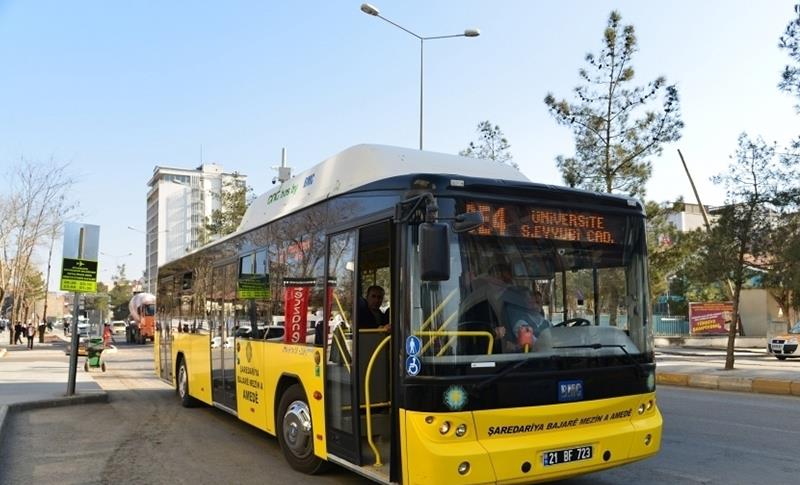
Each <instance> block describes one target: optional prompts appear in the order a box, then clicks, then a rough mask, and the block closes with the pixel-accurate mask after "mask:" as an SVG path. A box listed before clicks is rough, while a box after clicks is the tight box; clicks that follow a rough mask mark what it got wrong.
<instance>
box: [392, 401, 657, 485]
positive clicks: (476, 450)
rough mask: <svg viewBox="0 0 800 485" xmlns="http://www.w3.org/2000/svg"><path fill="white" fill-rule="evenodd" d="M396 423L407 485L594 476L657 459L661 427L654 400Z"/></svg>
mask: <svg viewBox="0 0 800 485" xmlns="http://www.w3.org/2000/svg"><path fill="white" fill-rule="evenodd" d="M648 402H649V403H650V407H649V408H647V403H648ZM640 405H643V406H644V407H645V408H646V409H645V410H644V411H643V412H642V413H641V414H640V413H639V409H640ZM401 419H402V420H403V422H404V434H405V440H404V442H405V445H406V449H405V452H406V453H405V456H406V460H405V461H404V470H403V471H404V476H405V480H404V483H411V484H430V483H448V484H451V483H452V484H478V483H501V484H513V483H537V482H542V481H548V480H555V479H563V478H567V477H570V476H574V475H582V474H585V473H591V472H595V471H600V470H604V469H607V468H612V467H616V466H619V465H623V464H626V463H630V462H634V461H638V460H642V459H645V458H648V457H651V456H653V455H655V454H656V453H658V450H659V448H660V446H661V428H662V422H663V421H662V418H661V414H660V412H659V411H658V408H657V406H656V405H655V395H654V394H648V395H639V396H632V397H625V398H612V399H604V400H600V401H590V402H581V403H571V404H560V405H551V406H539V407H531V408H516V409H503V410H494V411H476V412H466V413H420V412H415V411H404V412H403V413H401ZM459 428H461V431H463V435H462V436H458V435H457V430H459ZM443 431H444V432H443Z"/></svg>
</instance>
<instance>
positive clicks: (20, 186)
mask: <svg viewBox="0 0 800 485" xmlns="http://www.w3.org/2000/svg"><path fill="white" fill-rule="evenodd" d="M73 183H74V182H73V180H72V178H70V176H69V174H68V173H67V165H66V164H58V163H56V162H55V161H53V160H52V159H51V160H50V161H49V162H47V163H35V162H30V161H28V160H24V159H20V161H19V163H18V165H17V166H16V167H14V169H13V171H12V173H11V177H10V184H9V187H10V192H9V194H10V195H9V198H8V200H9V202H8V205H7V206H6V207H7V208H8V210H9V213H8V214H7V215H9V216H10V217H9V221H10V222H7V224H8V227H7V228H4V229H8V232H7V233H5V231H4V233H5V234H4V235H3V236H2V240H0V243H1V244H2V250H3V262H2V266H3V268H5V270H4V275H3V276H5V272H6V271H7V277H3V278H2V279H0V283H2V285H3V288H2V290H0V291H2V294H3V296H5V295H9V294H10V295H11V297H12V307H11V320H12V322H13V323H16V322H23V320H25V319H27V315H26V314H25V308H26V306H29V301H30V298H31V297H32V296H38V295H37V293H38V290H37V289H36V288H33V287H32V286H31V285H30V280H29V278H30V275H31V274H32V273H33V272H34V271H33V270H34V268H33V266H34V263H33V255H34V252H35V250H36V249H37V248H38V247H41V246H43V245H44V244H46V243H48V242H50V240H51V238H52V234H53V233H54V231H57V226H60V225H61V224H62V223H63V219H64V216H65V214H67V213H68V212H69V211H70V210H72V207H73V206H71V205H69V204H68V203H67V199H68V198H67V195H68V193H69V189H70V188H71V187H72V185H73ZM39 279H41V277H40V278H39ZM45 294H46V292H45ZM11 338H13V337H11Z"/></svg>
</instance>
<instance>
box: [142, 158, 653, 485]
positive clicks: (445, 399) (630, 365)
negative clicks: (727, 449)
mask: <svg viewBox="0 0 800 485" xmlns="http://www.w3.org/2000/svg"><path fill="white" fill-rule="evenodd" d="M644 224H645V222H644V213H643V208H642V205H641V204H640V203H639V202H638V201H636V200H634V199H631V198H627V197H620V196H611V195H605V194H596V193H590V192H584V191H579V190H573V189H566V188H561V187H554V186H550V185H542V184H536V183H532V182H530V181H529V180H527V179H526V178H525V177H524V176H523V175H522V174H521V173H519V172H518V171H517V170H515V169H513V168H511V167H509V166H506V165H502V164H498V163H496V162H493V161H487V160H475V159H469V158H463V157H458V156H452V155H445V154H439V153H432V152H424V151H417V150H407V149H402V148H395V147H387V146H377V145H358V146H355V147H352V148H350V149H348V150H346V151H344V152H342V153H340V154H338V155H336V156H334V157H331V158H329V159H327V160H325V161H323V162H322V163H320V164H318V165H316V166H314V167H312V168H311V169H309V170H306V171H304V172H301V173H299V174H297V175H296V176H295V177H293V178H291V179H289V180H288V181H284V182H282V183H281V184H280V185H279V186H277V187H275V188H274V189H273V190H271V191H269V192H267V193H266V194H264V195H262V196H261V197H259V198H258V199H257V200H256V201H254V202H253V204H252V205H251V206H250V207H249V208H248V210H247V213H246V214H245V216H244V219H243V220H242V223H241V225H240V227H239V229H238V230H237V231H236V232H235V233H234V234H231V235H229V236H227V237H225V238H223V239H221V240H219V241H216V242H214V243H212V244H210V245H208V246H206V247H204V248H201V249H199V250H197V251H195V252H193V253H190V254H188V255H186V256H185V257H183V258H181V259H179V260H176V261H173V262H170V263H169V264H166V265H164V266H163V267H161V268H159V275H158V292H157V296H158V298H157V302H158V309H157V332H156V333H157V339H156V345H155V349H156V350H155V353H156V355H155V362H156V370H157V372H158V374H159V375H160V376H161V377H162V378H163V379H164V380H166V381H167V382H169V383H171V384H172V385H173V386H175V388H176V390H177V393H178V396H179V397H180V399H181V402H182V404H183V405H185V406H187V407H188V406H191V405H194V404H200V403H203V404H206V405H211V406H215V407H217V408H219V409H221V410H223V411H226V412H228V413H230V414H232V415H234V416H237V417H238V418H239V419H241V420H242V421H245V422H247V423H250V424H251V425H253V426H255V427H257V428H259V429H261V430H264V431H266V432H267V433H269V434H272V435H275V436H276V437H277V439H278V442H279V444H280V446H281V448H282V450H283V453H284V455H285V457H286V460H287V461H288V462H289V464H290V465H291V466H292V467H293V468H295V469H296V470H299V471H301V472H305V473H317V472H320V471H321V470H323V469H324V468H325V465H326V464H327V463H331V462H332V463H335V464H338V465H340V466H343V467H345V468H348V469H351V470H353V471H355V472H356V473H359V474H361V475H364V476H366V477H368V478H370V479H372V480H374V481H376V482H380V483H404V484H412V483H413V484H418V483H419V484H472V483H535V482H540V481H547V480H553V479H560V478H565V477H569V476H573V475H579V474H584V473H589V472H594V471H598V470H603V469H607V468H611V467H615V466H619V465H623V464H626V463H630V462H633V461H637V460H641V459H644V458H647V457H651V456H653V455H655V454H656V453H657V452H658V450H659V447H660V443H661V429H662V418H661V414H660V412H659V411H658V407H657V405H656V395H655V358H654V350H653V338H652V332H651V320H650V315H649V303H648V291H647V256H646V244H645V229H644V227H645V226H644ZM375 287H380V288H377V289H375ZM368 290H370V295H367V293H368ZM379 290H383V291H384V292H385V299H384V300H383V301H382V302H381V301H380V294H379V293H380V291H379ZM373 291H375V292H376V293H375V294H372V292H373ZM368 296H369V298H370V301H367V299H366V298H367V297H368Z"/></svg>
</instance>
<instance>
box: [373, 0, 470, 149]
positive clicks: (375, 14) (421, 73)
mask: <svg viewBox="0 0 800 485" xmlns="http://www.w3.org/2000/svg"><path fill="white" fill-rule="evenodd" d="M361 11H362V12H364V13H365V14H367V15H372V16H373V17H378V18H379V19H381V20H384V21H386V22H388V23H390V24H392V25H394V26H395V27H397V28H398V29H400V30H402V31H404V32H406V33H408V34H410V35H412V36H414V37H416V38H417V39H419V149H420V150H422V125H423V116H422V110H423V102H422V100H423V87H424V84H425V83H424V79H425V77H424V72H425V66H424V59H425V41H426V40H437V39H452V38H454V37H478V36H479V35H481V31H480V30H479V29H466V30H464V33H463V34H453V35H436V36H432V37H423V36H421V35H419V34H416V33H414V32H412V31H410V30H408V29H407V28H405V27H403V26H402V25H399V24H396V23H394V22H392V21H391V20H389V19H387V18H386V17H383V16H381V13H380V11H379V10H378V8H377V7H375V6H374V5H370V4H369V3H362V4H361Z"/></svg>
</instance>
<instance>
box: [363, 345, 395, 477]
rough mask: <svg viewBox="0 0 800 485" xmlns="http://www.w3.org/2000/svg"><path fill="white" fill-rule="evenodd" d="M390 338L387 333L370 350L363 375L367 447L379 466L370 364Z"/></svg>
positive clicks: (379, 457) (379, 455) (379, 454)
mask: <svg viewBox="0 0 800 485" xmlns="http://www.w3.org/2000/svg"><path fill="white" fill-rule="evenodd" d="M391 339H392V336H391V335H387V336H386V338H384V339H383V340H382V341H381V343H379V344H378V346H377V347H375V350H374V351H373V352H372V357H370V358H369V363H368V364H367V372H366V374H365V376H364V401H365V402H364V404H365V405H366V409H367V442H368V443H369V447H370V448H372V452H373V453H375V463H374V464H373V465H372V466H375V467H380V466H383V463H381V452H380V451H378V447H377V446H375V442H374V441H372V409H371V408H372V406H371V404H370V396H369V381H370V377H372V366H373V365H374V364H375V359H377V358H378V353H379V352H380V351H381V350H383V348H384V347H385V346H386V344H387V343H388V342H389V340H391Z"/></svg>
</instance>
